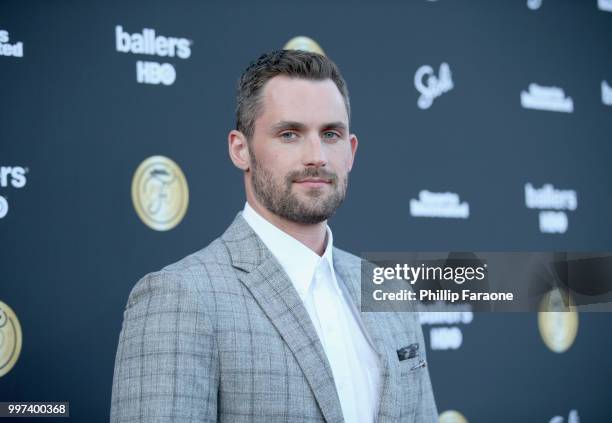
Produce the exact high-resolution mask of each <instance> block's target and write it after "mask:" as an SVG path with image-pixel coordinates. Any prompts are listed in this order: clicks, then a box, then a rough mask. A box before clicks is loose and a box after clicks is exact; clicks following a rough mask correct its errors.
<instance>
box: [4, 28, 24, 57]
mask: <svg viewBox="0 0 612 423" xmlns="http://www.w3.org/2000/svg"><path fill="white" fill-rule="evenodd" d="M9 41H10V38H9V32H8V31H7V30H6V29H0V56H12V57H23V42H21V41H19V42H16V43H13V44H10V43H9Z"/></svg>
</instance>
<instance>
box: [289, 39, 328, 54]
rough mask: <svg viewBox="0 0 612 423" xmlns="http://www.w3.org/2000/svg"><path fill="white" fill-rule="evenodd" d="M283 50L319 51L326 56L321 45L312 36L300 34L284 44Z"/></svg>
mask: <svg viewBox="0 0 612 423" xmlns="http://www.w3.org/2000/svg"><path fill="white" fill-rule="evenodd" d="M283 50H302V51H309V52H311V53H319V54H322V55H323V56H325V52H324V51H323V49H322V48H321V46H320V45H319V44H318V43H317V42H316V41H315V40H313V39H312V38H308V37H305V36H303V35H300V36H298V37H293V38H292V39H290V40H289V41H287V43H286V44H285V45H284V47H283Z"/></svg>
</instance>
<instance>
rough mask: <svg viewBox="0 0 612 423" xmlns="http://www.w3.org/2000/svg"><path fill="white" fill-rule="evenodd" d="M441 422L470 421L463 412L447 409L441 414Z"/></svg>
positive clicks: (466, 422)
mask: <svg viewBox="0 0 612 423" xmlns="http://www.w3.org/2000/svg"><path fill="white" fill-rule="evenodd" d="M438 421H439V423H468V421H467V419H466V418H465V416H464V415H463V414H461V413H460V412H458V411H456V410H446V411H445V412H444V413H442V414H440V417H439V420H438Z"/></svg>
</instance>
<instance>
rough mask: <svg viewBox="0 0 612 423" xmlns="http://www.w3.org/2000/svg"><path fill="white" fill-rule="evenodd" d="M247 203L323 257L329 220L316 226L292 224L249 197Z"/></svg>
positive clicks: (315, 224)
mask: <svg viewBox="0 0 612 423" xmlns="http://www.w3.org/2000/svg"><path fill="white" fill-rule="evenodd" d="M247 202H248V203H249V205H250V206H251V207H252V208H253V210H255V211H256V212H257V213H259V214H260V215H261V216H262V217H263V218H264V219H266V220H267V221H268V222H270V223H271V224H273V225H274V226H276V227H277V228H278V229H280V230H281V231H283V232H285V233H286V234H288V235H290V236H292V237H293V238H295V239H297V240H298V241H300V242H301V243H302V244H304V245H305V246H307V247H308V248H310V249H311V250H312V251H314V252H315V253H317V254H318V255H319V256H322V255H323V253H324V252H325V247H326V245H327V229H326V228H327V220H324V221H323V222H320V223H314V224H305V223H297V222H292V221H290V220H287V219H285V218H282V217H280V216H278V215H276V214H274V213H272V212H271V211H270V210H268V209H267V208H265V207H264V206H262V205H261V204H259V203H258V202H257V201H251V199H249V198H248V197H247Z"/></svg>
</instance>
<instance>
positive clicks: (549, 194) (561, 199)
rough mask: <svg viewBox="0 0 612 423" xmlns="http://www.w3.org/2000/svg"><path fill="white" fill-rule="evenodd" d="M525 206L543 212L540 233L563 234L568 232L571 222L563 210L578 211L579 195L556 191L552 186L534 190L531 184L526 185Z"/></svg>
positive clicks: (540, 215)
mask: <svg viewBox="0 0 612 423" xmlns="http://www.w3.org/2000/svg"><path fill="white" fill-rule="evenodd" d="M525 206H526V207H527V208H529V209H539V210H542V211H540V214H539V224H540V232H542V233H548V234H554V233H558V234H563V233H565V232H567V228H568V226H569V222H568V218H567V214H566V213H565V212H564V211H562V210H571V211H573V210H576V208H577V207H578V194H577V193H576V191H574V190H571V189H570V190H558V189H555V187H553V186H552V184H544V186H543V187H542V188H534V187H533V185H531V184H530V183H526V184H525ZM551 209H552V210H551Z"/></svg>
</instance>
